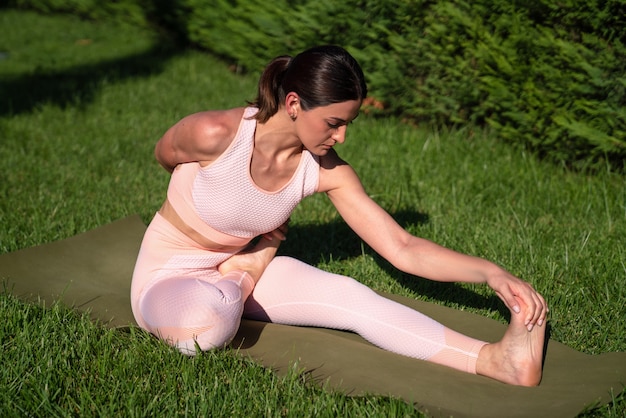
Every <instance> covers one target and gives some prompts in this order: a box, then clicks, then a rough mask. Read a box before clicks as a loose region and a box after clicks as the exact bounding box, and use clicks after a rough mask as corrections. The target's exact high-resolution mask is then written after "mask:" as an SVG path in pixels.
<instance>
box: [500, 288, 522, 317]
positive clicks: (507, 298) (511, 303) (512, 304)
mask: <svg viewBox="0 0 626 418" xmlns="http://www.w3.org/2000/svg"><path fill="white" fill-rule="evenodd" d="M507 291H508V289H507ZM496 295H498V297H499V298H500V299H501V300H502V301H503V302H504V304H505V305H506V306H507V308H509V309H510V310H512V311H513V312H515V313H520V312H521V311H522V309H521V307H520V305H519V302H518V300H517V298H516V297H515V296H514V295H513V293H512V292H510V291H508V292H507V293H506V294H503V293H501V292H498V291H496Z"/></svg>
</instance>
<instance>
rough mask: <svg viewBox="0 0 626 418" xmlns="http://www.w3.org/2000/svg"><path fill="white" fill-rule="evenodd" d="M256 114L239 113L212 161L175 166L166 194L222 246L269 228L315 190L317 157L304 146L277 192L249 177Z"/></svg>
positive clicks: (196, 226) (282, 220) (180, 212)
mask: <svg viewBox="0 0 626 418" xmlns="http://www.w3.org/2000/svg"><path fill="white" fill-rule="evenodd" d="M256 112H257V109H256V108H254V107H248V108H246V109H245V111H244V115H243V118H242V120H241V123H240V124H239V128H238V130H237V134H236V135H235V138H234V139H233V141H232V143H231V144H230V145H229V146H228V148H227V149H226V151H224V153H223V154H222V155H221V156H220V157H219V158H218V159H217V160H215V161H214V162H213V163H211V164H210V165H208V166H205V167H202V166H201V165H200V164H199V163H197V162H192V163H185V164H180V165H178V166H177V167H176V169H174V172H173V173H172V177H171V179H170V183H169V187H168V190H167V198H168V200H169V202H170V204H171V205H172V207H173V208H174V210H175V211H176V213H177V214H178V216H180V218H181V219H182V220H183V221H184V222H185V223H186V224H187V225H189V226H190V227H192V228H193V229H195V230H196V231H197V232H199V233H200V234H202V235H204V236H205V237H206V238H208V239H210V240H212V241H213V242H216V243H218V244H221V245H228V246H241V245H245V244H247V243H248V242H249V241H250V239H252V238H254V237H256V236H259V235H261V234H265V233H267V232H270V231H273V230H274V229H276V228H278V227H279V226H281V225H282V224H283V223H285V222H286V221H287V219H289V216H290V215H291V212H292V211H293V210H294V209H295V207H296V206H297V205H298V203H300V201H301V200H302V199H304V198H305V197H307V196H309V195H311V194H313V193H315V191H316V190H317V188H318V180H319V168H320V167H319V159H318V157H316V156H314V155H313V154H311V153H310V152H309V151H307V150H304V151H303V152H302V156H301V158H300V163H299V165H298V168H297V169H296V171H295V173H294V174H293V176H292V178H291V179H290V180H289V182H287V184H285V185H284V186H283V187H282V188H281V189H280V190H277V191H273V192H268V191H266V190H263V189H261V188H260V187H258V186H257V185H256V184H255V183H254V181H253V179H252V177H251V175H250V162H251V158H252V150H253V148H254V133H255V131H256V120H255V119H250V117H251V116H254V114H255V113H256Z"/></svg>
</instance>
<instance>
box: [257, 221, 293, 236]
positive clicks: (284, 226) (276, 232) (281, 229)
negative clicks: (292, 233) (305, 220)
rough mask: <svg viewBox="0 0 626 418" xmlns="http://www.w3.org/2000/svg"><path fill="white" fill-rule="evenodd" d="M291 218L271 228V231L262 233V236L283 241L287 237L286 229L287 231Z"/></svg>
mask: <svg viewBox="0 0 626 418" xmlns="http://www.w3.org/2000/svg"><path fill="white" fill-rule="evenodd" d="M290 221H291V219H287V221H285V223H284V224H282V225H281V226H279V227H278V228H276V229H275V230H273V231H272V232H268V233H267V234H263V235H262V236H263V238H264V239H266V240H268V241H272V240H274V239H278V240H280V241H285V240H286V239H287V231H289V222H290Z"/></svg>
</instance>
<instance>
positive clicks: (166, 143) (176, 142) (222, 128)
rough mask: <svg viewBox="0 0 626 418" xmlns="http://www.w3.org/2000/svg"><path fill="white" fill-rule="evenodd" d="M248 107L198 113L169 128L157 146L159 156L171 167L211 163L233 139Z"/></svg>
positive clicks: (156, 154) (161, 160) (171, 168)
mask: <svg viewBox="0 0 626 418" xmlns="http://www.w3.org/2000/svg"><path fill="white" fill-rule="evenodd" d="M243 112H244V108H234V109H228V110H211V111H204V112H198V113H194V114H192V115H189V116H186V117H184V118H183V119H181V120H180V121H178V122H177V123H176V124H175V125H174V126H172V127H171V128H170V129H168V130H167V132H165V134H164V135H163V137H162V138H161V139H160V140H159V142H158V143H157V145H156V147H155V156H156V158H157V160H158V161H159V162H160V163H161V165H163V166H164V167H165V168H166V169H168V170H170V171H171V170H173V169H174V167H175V166H176V165H178V164H181V163H185V162H191V161H199V162H201V163H203V164H206V163H210V162H211V161H213V160H215V159H216V158H217V157H218V156H219V155H221V154H222V152H224V150H225V149H226V148H228V145H230V143H231V142H232V140H233V138H234V137H235V135H236V133H237V130H238V128H239V123H240V122H241V118H242V117H243Z"/></svg>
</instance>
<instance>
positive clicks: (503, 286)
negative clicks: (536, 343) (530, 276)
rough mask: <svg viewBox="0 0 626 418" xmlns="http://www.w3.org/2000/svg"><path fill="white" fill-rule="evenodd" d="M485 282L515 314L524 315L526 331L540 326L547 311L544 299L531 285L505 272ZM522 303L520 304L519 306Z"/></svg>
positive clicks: (544, 319)
mask: <svg viewBox="0 0 626 418" xmlns="http://www.w3.org/2000/svg"><path fill="white" fill-rule="evenodd" d="M487 284H488V285H489V286H490V287H491V288H492V289H493V290H494V291H495V292H496V294H497V295H498V297H499V298H500V299H502V301H503V302H504V303H505V305H506V306H507V307H508V308H509V309H510V310H511V311H513V313H514V314H515V315H519V314H522V315H526V318H525V319H524V324H525V325H526V328H527V329H528V331H531V330H532V329H533V327H534V326H535V325H538V326H541V325H543V324H544V323H545V321H546V316H547V314H548V312H549V309H548V305H547V304H546V301H545V299H544V298H543V296H541V295H540V294H539V293H538V292H537V291H536V290H535V289H534V288H533V287H532V286H531V285H530V283H527V282H525V281H523V280H521V279H518V278H517V277H515V276H513V275H512V274H509V273H507V272H502V273H501V274H499V275H497V276H493V277H491V278H489V279H487ZM520 305H522V306H520Z"/></svg>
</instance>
